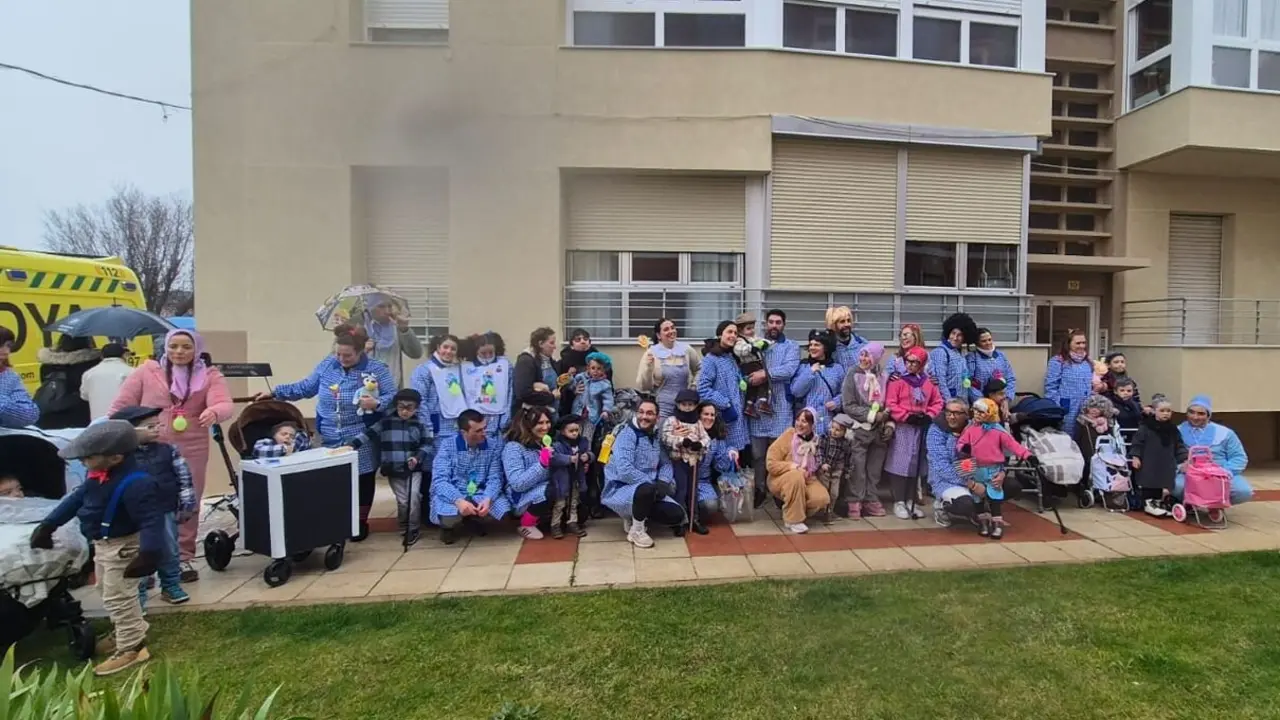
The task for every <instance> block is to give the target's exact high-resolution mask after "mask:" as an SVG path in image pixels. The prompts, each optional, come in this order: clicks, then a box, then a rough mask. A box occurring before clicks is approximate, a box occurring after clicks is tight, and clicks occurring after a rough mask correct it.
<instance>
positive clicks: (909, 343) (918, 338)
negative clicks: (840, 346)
mask: <svg viewBox="0 0 1280 720" xmlns="http://www.w3.org/2000/svg"><path fill="white" fill-rule="evenodd" d="M913 347H921V348H922V347H924V331H922V330H921V329H920V326H919V325H917V324H915V323H906V324H905V325H903V326H902V328H901V329H900V330H898V349H897V350H895V351H894V353H893V354H892V355H890V356H889V361H888V362H886V363H885V364H884V373H885V375H886V376H888V378H889V379H890V380H892V379H893V378H894V377H895V376H901V375H906V374H907V351H908V350H910V349H911V348H913ZM854 367H855V368H856V367H858V366H857V365H854Z"/></svg>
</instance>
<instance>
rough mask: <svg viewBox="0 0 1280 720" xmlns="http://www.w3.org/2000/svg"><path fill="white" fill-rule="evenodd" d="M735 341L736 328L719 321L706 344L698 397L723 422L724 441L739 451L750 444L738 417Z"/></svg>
mask: <svg viewBox="0 0 1280 720" xmlns="http://www.w3.org/2000/svg"><path fill="white" fill-rule="evenodd" d="M737 341H738V326H737V325H734V324H733V321H732V320H723V321H721V322H720V324H719V325H717V326H716V339H714V340H709V341H707V353H706V357H704V358H703V359H702V372H701V373H699V374H698V398H699V399H701V400H704V401H706V402H709V403H711V404H712V405H715V406H716V409H717V410H719V411H720V419H721V420H722V421H724V426H725V441H726V442H728V443H729V447H732V448H733V449H735V450H741V449H742V448H744V447H746V446H747V444H748V443H750V442H751V438H750V437H749V436H748V435H747V418H746V417H744V416H743V414H742V391H743V389H744V388H743V385H745V384H746V381H745V380H744V379H743V378H742V373H741V372H739V371H738V361H737V360H735V359H734V357H733V345H734V343H736V342H737Z"/></svg>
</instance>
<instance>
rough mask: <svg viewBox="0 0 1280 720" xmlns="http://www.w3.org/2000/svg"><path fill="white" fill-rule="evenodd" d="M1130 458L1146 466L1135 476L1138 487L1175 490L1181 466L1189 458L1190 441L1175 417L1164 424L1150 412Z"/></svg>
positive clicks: (1140, 468) (1130, 450) (1130, 446)
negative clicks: (1185, 440) (1188, 445)
mask: <svg viewBox="0 0 1280 720" xmlns="http://www.w3.org/2000/svg"><path fill="white" fill-rule="evenodd" d="M1129 457H1131V458H1137V459H1138V460H1139V462H1140V463H1141V465H1142V466H1141V467H1139V468H1138V471H1137V473H1136V474H1135V475H1134V478H1133V479H1134V482H1136V483H1137V485H1138V487H1142V488H1161V489H1164V490H1172V489H1173V487H1174V479H1175V478H1176V477H1177V476H1178V466H1179V465H1181V464H1182V463H1184V462H1186V461H1187V444H1186V443H1185V442H1183V440H1182V433H1180V432H1178V426H1177V424H1176V423H1174V422H1173V420H1169V421H1168V422H1163V423H1162V422H1160V421H1158V420H1156V418H1155V416H1154V415H1147V416H1146V417H1144V418H1142V424H1141V425H1140V426H1139V427H1138V431H1137V432H1136V433H1134V435H1133V439H1132V440H1130V441H1129Z"/></svg>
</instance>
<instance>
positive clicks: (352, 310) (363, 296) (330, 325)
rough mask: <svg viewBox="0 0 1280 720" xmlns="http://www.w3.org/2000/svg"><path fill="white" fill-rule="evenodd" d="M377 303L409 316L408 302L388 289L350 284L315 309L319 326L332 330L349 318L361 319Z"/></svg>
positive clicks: (398, 314) (397, 313)
mask: <svg viewBox="0 0 1280 720" xmlns="http://www.w3.org/2000/svg"><path fill="white" fill-rule="evenodd" d="M379 305H390V306H391V313H392V315H394V316H396V317H405V318H407V317H409V303H408V301H406V300H405V299H404V298H402V297H400V296H399V295H397V294H396V293H393V292H391V291H390V290H383V289H382V288H380V287H377V286H375V285H352V286H350V287H348V288H346V289H344V290H343V291H342V292H340V293H337V294H336V295H334V296H332V297H330V298H329V299H328V300H325V301H324V304H323V305H321V306H320V309H319V310H316V319H317V320H319V321H320V327H322V328H324V329H325V330H332V329H334V328H336V327H338V326H339V325H341V324H343V323H345V322H347V321H349V320H353V319H354V320H357V321H359V320H361V319H362V318H363V317H364V314H365V313H366V312H368V311H369V310H372V309H373V308H375V307H377V306H379Z"/></svg>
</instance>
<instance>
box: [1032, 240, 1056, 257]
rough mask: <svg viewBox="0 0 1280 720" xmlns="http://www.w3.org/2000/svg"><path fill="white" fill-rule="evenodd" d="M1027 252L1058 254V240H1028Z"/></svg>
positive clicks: (1033, 253)
mask: <svg viewBox="0 0 1280 720" xmlns="http://www.w3.org/2000/svg"><path fill="white" fill-rule="evenodd" d="M1027 252H1029V253H1031V254H1032V255H1057V254H1058V241H1057V240H1028V241H1027Z"/></svg>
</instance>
